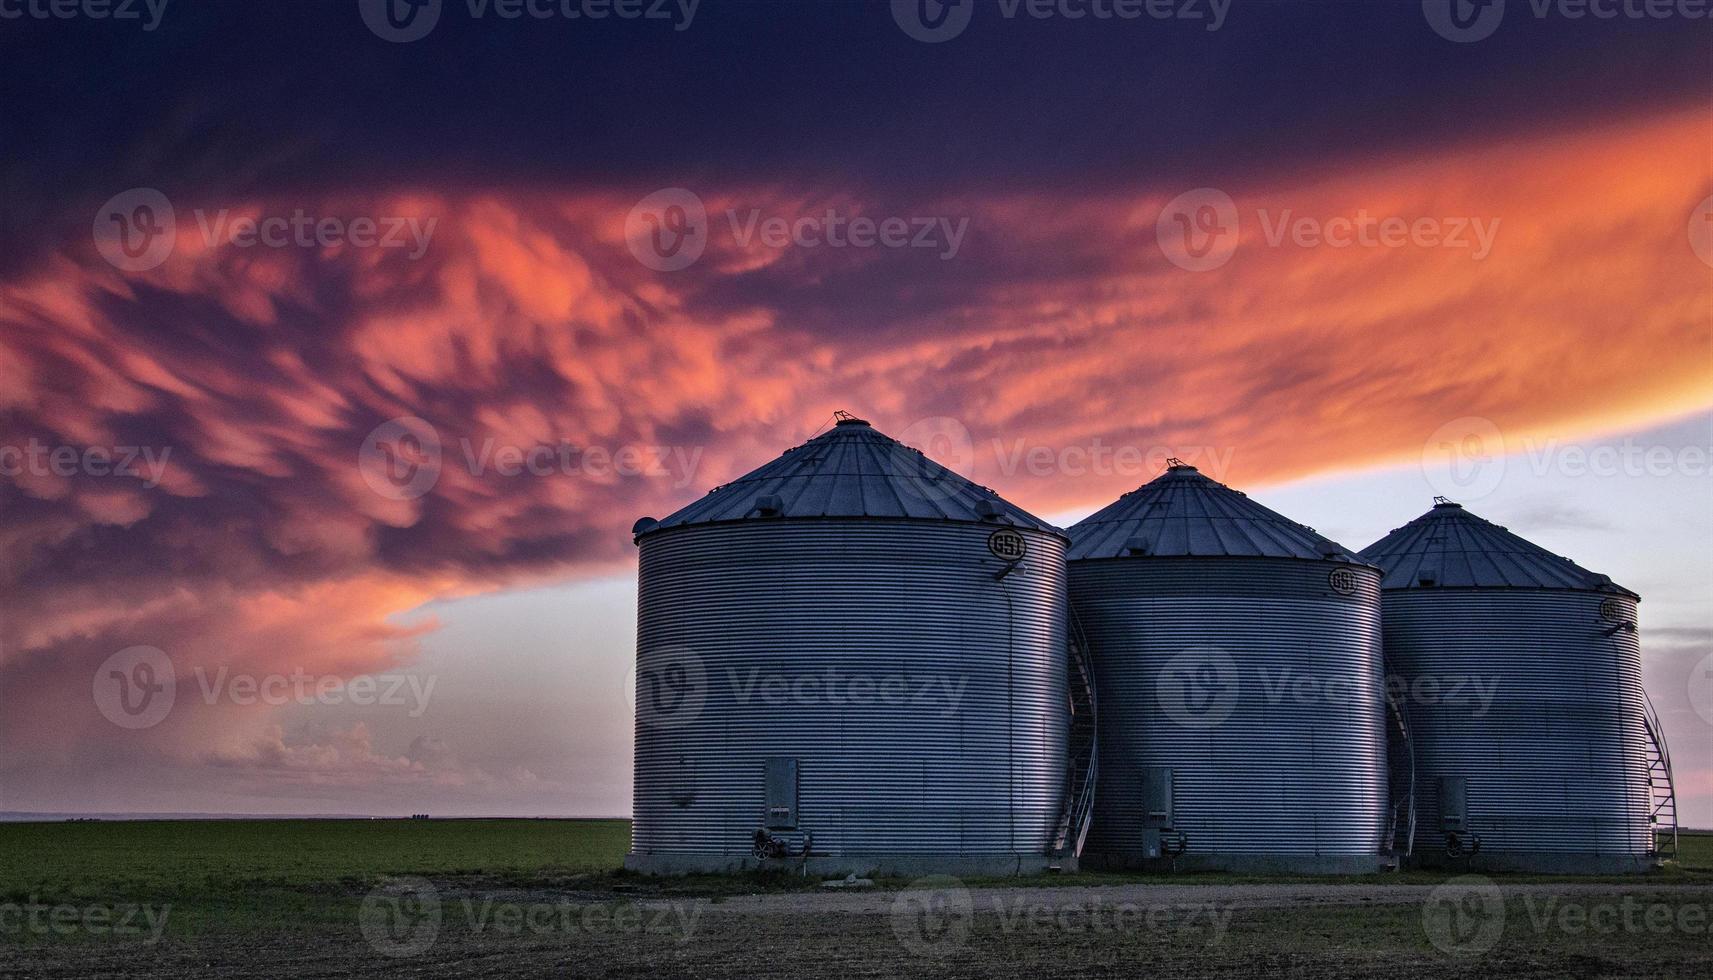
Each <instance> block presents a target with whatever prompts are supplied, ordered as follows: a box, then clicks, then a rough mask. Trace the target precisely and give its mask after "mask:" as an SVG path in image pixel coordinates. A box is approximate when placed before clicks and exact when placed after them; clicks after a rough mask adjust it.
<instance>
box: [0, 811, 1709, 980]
mask: <svg viewBox="0 0 1713 980" xmlns="http://www.w3.org/2000/svg"><path fill="white" fill-rule="evenodd" d="M628 838H629V827H628V824H627V823H626V822H625V821H622V820H429V821H409V820H279V821H146V822H144V821H139V822H126V821H110V822H77V823H9V824H0V912H4V910H5V909H6V908H7V906H8V904H10V905H11V906H12V907H14V908H15V907H17V906H22V905H31V906H37V907H40V906H68V907H70V906H75V907H82V908H90V907H103V908H112V907H126V906H132V905H136V906H148V907H153V908H165V907H168V906H170V916H167V917H166V918H165V919H164V925H163V929H162V931H161V932H160V934H159V935H158V937H154V938H153V939H151V940H150V941H147V942H145V941H143V940H141V939H138V938H137V937H136V936H134V935H133V936H130V937H116V936H111V935H88V934H85V933H84V932H68V933H67V934H54V935H43V934H41V932H40V930H37V931H30V930H27V929H26V930H20V929H18V928H16V925H15V922H16V920H15V918H14V920H13V923H14V925H13V928H10V929H7V928H4V927H5V925H6V921H5V919H4V916H3V915H0V975H4V974H7V973H9V972H21V973H25V974H30V975H41V976H66V977H83V976H90V975H102V974H116V975H117V974H123V975H140V974H150V975H157V976H171V977H178V976H203V975H211V973H212V974H219V975H225V976H251V975H254V976H258V977H259V976H269V977H275V976H279V975H283V974H285V973H290V972H296V971H302V972H309V973H318V974H322V975H333V974H345V973H354V972H356V973H361V972H383V971H384V970H385V969H386V968H388V967H390V966H393V965H396V963H395V961H393V960H390V959H387V958H386V957H384V956H378V955H377V954H376V952H375V950H374V948H373V945H372V940H368V939H367V938H366V936H365V935H364V934H361V933H360V930H359V928H358V926H359V922H360V910H361V908H362V906H363V903H364V901H365V898H366V897H369V896H370V895H371V892H372V890H373V889H374V888H376V886H377V885H381V884H383V883H385V882H387V881H389V880H391V879H392V878H393V877H394V876H411V877H414V878H420V879H425V880H427V881H429V882H431V883H432V885H433V887H434V888H435V889H436V890H437V892H438V894H439V895H440V896H441V899H442V901H443V902H444V903H445V906H446V915H445V920H444V923H443V924H442V926H441V929H440V932H439V934H438V937H437V939H436V940H435V943H434V945H433V947H432V948H431V949H430V950H428V951H426V952H424V953H422V954H421V958H420V959H415V960H411V961H409V962H410V963H411V965H413V966H415V967H417V968H418V970H419V971H420V972H422V973H423V974H424V975H426V974H427V973H429V972H436V973H459V974H469V975H493V976H506V977H515V976H526V975H544V976H546V975H555V976H563V975H566V973H567V972H569V973H570V974H571V975H583V972H587V971H588V970H589V968H591V967H595V968H596V970H595V972H599V973H603V974H610V975H628V976H637V977H656V976H659V975H662V971H663V970H664V972H666V973H674V972H682V973H692V974H698V975H704V976H716V977H720V976H732V977H738V976H746V977H747V976H754V975H757V974H758V973H768V972H777V971H778V970H779V969H784V968H789V969H790V970H793V971H796V972H815V971H819V970H822V969H823V968H826V967H827V966H828V964H833V965H837V966H839V967H840V968H841V969H844V970H845V971H846V972H852V973H854V974H856V975H869V976H898V975H922V976H943V975H952V976H972V977H973V976H992V975H998V976H1016V977H1029V978H1031V980H1039V978H1041V977H1044V976H1058V975H1077V976H1089V975H1093V976H1130V975H1134V970H1135V969H1139V968H1141V967H1143V966H1147V965H1149V964H1152V965H1153V966H1154V967H1155V968H1160V969H1165V970H1166V971H1167V972H1177V971H1181V970H1190V971H1191V972H1203V973H1206V974H1208V975H1224V974H1235V975H1251V974H1252V973H1253V972H1254V971H1255V970H1257V969H1260V970H1261V972H1269V971H1272V970H1279V971H1283V972H1286V973H1289V974H1291V975H1299V976H1306V977H1318V976H1329V977H1330V976H1398V975H1412V974H1415V973H1419V972H1422V971H1432V972H1435V973H1438V974H1440V975H1446V976H1471V977H1482V978H1491V977H1498V976H1557V975H1563V974H1565V973H1576V974H1585V975H1638V976H1649V975H1651V976H1702V975H1706V973H1707V972H1709V970H1713V949H1710V948H1709V944H1708V933H1707V931H1705V930H1703V931H1695V930H1692V929H1682V928H1678V929H1675V930H1668V931H1666V932H1664V933H1660V934H1653V933H1647V934H1643V933H1634V932H1632V933H1621V934H1618V935H1615V936H1613V935H1601V934H1598V933H1594V932H1589V931H1586V930H1578V929H1575V928H1569V929H1566V928H1560V927H1557V926H1554V927H1549V928H1541V927H1539V926H1538V925H1536V926H1531V925H1530V921H1531V920H1530V916H1531V915H1536V914H1539V911H1540V908H1541V907H1542V906H1540V905H1538V904H1536V905H1530V904H1529V903H1530V902H1534V901H1537V900H1540V901H1544V900H1546V899H1542V898H1541V896H1550V900H1551V901H1553V902H1560V901H1562V902H1563V903H1565V904H1566V905H1574V906H1578V907H1597V906H1599V905H1601V904H1602V903H1605V904H1606V905H1608V906H1615V904H1616V903H1618V902H1628V901H1632V900H1635V901H1641V902H1646V903H1651V905H1652V906H1653V907H1657V908H1659V909H1661V910H1662V914H1664V912H1665V911H1669V912H1670V914H1672V915H1674V916H1675V915H1678V914H1680V913H1683V914H1690V913H1693V914H1697V915H1700V914H1704V913H1706V914H1713V834H1706V833H1702V834H1686V835H1684V837H1683V842H1682V851H1681V860H1680V862H1679V863H1678V864H1677V865H1676V866H1673V867H1668V868H1666V869H1662V870H1660V871H1657V872H1655V873H1652V874H1649V875H1645V876H1629V877H1622V878H1608V879H1590V878H1575V879H1571V878H1546V877H1540V876H1493V877H1494V880H1496V881H1497V882H1498V883H1499V885H1500V886H1501V887H1502V888H1504V889H1505V892H1506V896H1505V906H1506V909H1507V918H1508V919H1509V922H1510V925H1509V926H1508V928H1507V931H1506V933H1505V937H1504V942H1503V943H1502V944H1499V945H1497V946H1496V947H1495V948H1493V949H1492V950H1490V951H1488V952H1487V953H1485V954H1484V955H1483V956H1480V957H1474V958H1470V957H1455V956H1447V955H1446V954H1445V953H1444V952H1443V951H1442V950H1438V949H1436V948H1434V947H1433V945H1432V944H1431V943H1430V942H1429V941H1428V939H1427V937H1426V936H1425V934H1424V931H1423V924H1422V923H1423V911H1422V909H1423V899H1424V897H1425V896H1426V895H1427V894H1428V893H1429V892H1430V891H1431V886H1433V885H1437V884H1439V883H1440V882H1443V881H1444V880H1445V879H1446V877H1447V876H1446V875H1443V874H1434V873H1429V872H1421V871H1411V872H1405V873H1402V874H1384V875H1371V876H1363V877H1360V878H1341V879H1302V878H1297V879H1289V878H1272V879H1263V878H1255V877H1237V876H1231V875H1218V874H1197V875H1176V876H1171V875H1116V874H1080V875H1064V876H1046V877H1037V878H1030V879H1024V880H1017V879H1010V880H1004V881H998V880H994V881H969V882H967V883H966V884H967V885H969V887H970V888H971V889H972V890H974V893H975V894H976V895H978V896H982V897H981V898H979V899H978V902H977V910H978V914H976V915H975V917H974V918H973V920H972V921H971V923H970V930H971V935H972V936H973V937H975V940H974V941H972V942H971V944H970V945H969V946H968V947H967V948H966V949H963V950H961V954H960V955H961V958H960V959H959V960H958V961H957V962H956V963H955V964H948V963H947V962H945V961H943V960H941V961H935V960H925V959H922V958H921V957H918V956H914V955H913V954H912V953H911V952H910V951H909V950H908V949H907V948H906V947H904V946H903V945H901V944H900V943H899V941H898V940H897V939H896V938H895V936H894V930H895V928H896V925H895V923H893V922H892V920H891V919H890V918H889V910H891V909H892V902H893V899H894V896H893V895H892V894H890V892H891V891H892V890H894V889H899V888H902V887H904V886H905V885H906V884H907V883H906V882H903V881H888V880H882V881H880V882H878V883H877V889H878V891H879V892H880V894H863V893H852V894H843V895H841V894H839V893H833V892H827V891H825V890H823V889H821V888H820V883H819V881H817V880H815V879H804V878H801V877H794V876H790V875H765V876H763V875H745V876H727V877H716V876H705V877H699V878H694V879H665V880H662V879H645V878H640V877H637V876H634V875H630V874H627V873H625V872H624V871H622V870H621V869H620V865H621V862H622V859H623V856H624V852H625V850H626V847H627V845H628ZM1079 886H1104V887H1102V888H1100V889H1098V893H1099V894H1105V895H1120V896H1130V897H1131V898H1132V899H1133V900H1141V901H1148V902H1155V901H1158V902H1162V903H1175V904H1177V905H1179V906H1185V905H1186V903H1187V904H1188V905H1195V904H1201V903H1211V904H1219V903H1225V904H1226V905H1228V906H1229V907H1231V908H1241V909H1242V911H1241V912H1239V913H1237V914H1235V915H1234V917H1233V918H1232V919H1231V921H1230V926H1229V932H1228V933H1226V934H1224V937H1223V939H1222V940H1221V942H1219V943H1218V944H1214V945H1209V944H1208V942H1207V941H1206V938H1205V936H1204V934H1203V933H1200V932H1197V931H1195V930H1189V931H1181V930H1173V929H1163V930H1155V929H1147V930H1141V931H1135V932H1130V933H1123V932H1120V933H1115V934H1111V935H1103V936H1097V937H1091V936H1089V935H1086V934H1081V933H1078V932H1076V931H1074V930H1068V929H1064V928H1056V927H1049V928H1046V929H1044V930H1043V929H1031V928H1021V929H1020V928H1018V927H1017V926H1016V923H1015V922H1013V923H1011V924H1009V925H1008V924H1007V922H1006V920H1005V919H1004V917H1003V916H1001V915H996V914H991V913H981V912H980V908H981V906H982V904H983V903H985V902H988V901H989V900H990V899H991V900H993V901H998V900H999V899H1000V897H1001V896H1008V895H1009V896H1018V895H1023V896H1031V895H1032V896H1033V898H1032V899H1030V900H1031V901H1035V902H1043V901H1045V902H1049V903H1052V902H1058V901H1063V902H1067V903H1075V902H1081V901H1084V898H1083V897H1076V898H1070V897H1067V898H1063V899H1056V898H1052V897H1050V896H1053V895H1064V896H1072V895H1075V896H1086V895H1089V894H1096V893H1097V892H1091V891H1089V890H1088V889H1083V888H1079ZM1281 888H1283V889H1295V891H1294V892H1292V893H1290V894H1288V895H1285V896H1284V897H1282V898H1281V897H1279V894H1278V892H1277V891H1276V890H1277V889H1281ZM1341 889H1342V890H1343V891H1344V892H1345V893H1346V894H1345V897H1343V898H1339V897H1338V894H1339V893H1340V890H1341ZM1352 889H1354V890H1356V891H1362V892H1364V894H1363V895H1357V896H1354V897H1352V896H1350V895H1349V894H1348V893H1349V892H1350V891H1351V890H1352ZM1269 890H1274V891H1272V892H1269ZM810 893H814V894H810ZM1269 894H1272V895H1273V896H1274V897H1272V898H1268V897H1267V896H1268V895H1269ZM1043 895H1046V896H1049V897H1048V898H1042V897H1041V896H1043ZM1531 896H1533V898H1531ZM1323 897H1324V898H1325V900H1324V901H1323V900H1322V899H1323ZM829 901H832V902H848V903H850V904H849V905H847V906H838V907H836V908H832V909H829V907H828V905H827V903H828V902H829ZM491 902H500V903H507V904H510V905H513V906H522V907H525V908H530V907H541V908H548V909H558V908H562V907H570V908H573V909H575V910H579V913H581V912H582V911H584V910H588V909H596V910H600V911H601V913H602V915H603V916H605V915H610V914H614V913H613V910H620V909H622V910H625V911H627V912H628V913H629V914H632V915H635V914H637V913H638V910H646V909H648V908H650V907H658V906H661V905H672V906H675V907H677V908H678V910H679V911H683V910H685V909H687V908H690V907H692V906H694V907H695V908H696V909H699V910H700V912H699V913H698V914H700V915H702V916H703V917H702V919H701V921H700V924H699V927H698V929H697V930H696V932H695V935H694V937H691V936H689V935H684V936H681V937H677V938H674V937H672V936H664V937H663V936H656V935H650V934H647V933H635V932H627V931H625V930H620V929H611V928H609V929H605V930H602V929H598V928H597V929H594V930H581V931H579V930H575V929H574V930H572V931H571V932H570V933H569V934H560V933H554V934H552V935H545V936H543V935H534V934H524V935H517V934H504V935H502V934H499V933H497V932H496V931H495V930H494V929H493V928H486V927H483V926H481V924H479V923H477V924H473V923H472V920H471V918H470V915H471V914H472V910H480V909H483V908H486V907H487V906H486V903H491ZM757 902H760V903H763V905H761V906H757V905H756V904H755V903H757ZM769 902H771V903H773V904H765V903H769ZM1685 910H1687V912H1686V911H1685ZM12 914H13V916H14V917H15V916H16V912H13V913H12ZM555 921H558V920H555ZM600 921H606V920H605V919H604V918H603V919H602V920H600ZM471 963H476V964H481V965H480V966H479V968H472V969H466V966H467V965H468V964H471ZM954 965H955V966H956V969H951V967H952V966H954ZM673 966H676V967H677V970H676V971H674V970H673V969H672V967H673ZM270 971H272V972H270Z"/></svg>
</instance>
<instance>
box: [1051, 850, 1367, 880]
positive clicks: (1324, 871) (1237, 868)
mask: <svg viewBox="0 0 1713 980" xmlns="http://www.w3.org/2000/svg"><path fill="white" fill-rule="evenodd" d="M1082 866H1083V867H1085V868H1088V869H1090V870H1100V871H1148V872H1160V873H1171V872H1175V871H1181V872H1194V871H1225V872H1233V873H1236V874H1257V875H1366V874H1376V873H1378V872H1381V871H1390V870H1392V869H1393V868H1395V867H1396V866H1397V859H1396V858H1393V857H1388V856H1385V855H1380V854H1363V855H1356V856H1348V855H1340V856H1328V855H1313V854H1311V855H1285V854H1181V855H1179V856H1177V857H1173V858H1159V857H1147V856H1145V855H1143V854H1127V853H1117V854H1084V855H1083V859H1082Z"/></svg>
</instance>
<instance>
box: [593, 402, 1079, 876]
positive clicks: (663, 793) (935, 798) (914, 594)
mask: <svg viewBox="0 0 1713 980" xmlns="http://www.w3.org/2000/svg"><path fill="white" fill-rule="evenodd" d="M635 536H636V542H637V544H638V546H639V548H640V551H641V555H640V568H639V595H638V609H637V692H636V706H637V721H636V762H635V784H634V785H635V797H634V821H633V825H632V832H631V845H632V853H631V855H630V856H629V858H627V865H628V866H630V867H632V868H636V869H639V870H643V871H647V872H655V873H662V872H666V873H670V872H680V871H696V870H723V869H731V868H738V867H749V866H756V865H758V864H763V863H766V862H767V861H769V860H770V859H773V860H777V861H784V862H786V863H788V864H789V865H790V866H792V867H795V866H797V864H798V863H803V864H804V865H805V866H806V867H808V868H809V869H811V870H819V871H837V870H853V871H858V870H860V871H869V870H878V871H890V872H894V873H915V872H919V871H923V870H936V871H946V872H951V873H956V872H959V871H963V872H970V873H1010V872H1015V871H1018V870H1025V871H1028V870H1039V869H1041V868H1043V867H1045V866H1047V864H1048V862H1049V856H1048V852H1049V850H1050V849H1051V845H1052V844H1053V843H1054V838H1055V831H1056V829H1057V827H1058V824H1059V821H1060V818H1061V810H1062V805H1063V797H1064V793H1065V773H1066V742H1067V722H1068V710H1069V709H1068V705H1067V681H1066V663H1067V657H1066V640H1065V578H1064V576H1065V570H1064V549H1065V537H1064V532H1062V531H1060V530H1058V529H1057V528H1054V527H1053V526H1051V525H1049V524H1047V523H1045V522H1043V521H1041V520H1038V519H1037V518H1035V517H1033V516H1031V515H1029V514H1028V513H1026V512H1024V511H1023V510H1021V509H1020V508H1018V507H1016V506H1014V505H1012V504H1010V503H1008V502H1007V501H1005V500H1003V499H1001V498H1000V497H998V496H997V495H995V494H994V493H993V492H992V491H990V490H987V489H986V488H984V487H979V486H977V485H975V484H973V483H971V482H970V481H968V480H966V479H964V478H963V477H961V476H959V475H957V474H956V473H953V472H951V471H950V470H947V469H946V468H944V467H942V466H940V465H939V464H937V463H934V462H933V461H931V460H929V459H928V458H927V457H925V456H924V455H923V454H922V453H921V452H919V451H917V450H915V449H912V448H909V447H907V446H904V445H903V444H901V443H899V442H896V441H894V440H893V439H891V438H888V437H887V436H885V435H882V434H881V433H880V432H878V431H876V430H875V429H874V428H872V427H870V425H869V424H868V423H867V422H864V421H862V420H860V419H855V418H849V417H843V418H841V420H840V421H839V422H838V424H837V425H835V426H834V427H833V428H832V430H831V431H829V432H827V433H825V434H824V435H820V436H818V437H816V438H813V439H811V440H809V441H808V442H806V443H804V444H803V445H800V446H797V447H796V448H794V449H790V450H787V451H786V452H785V453H784V455H782V456H780V457H779V458H778V459H775V460H774V461H773V462H771V463H768V464H767V465H765V466H762V467H761V468H760V469H757V470H755V471H753V472H751V473H749V474H747V475H745V476H743V477H740V478H738V479H737V480H734V481H732V482H731V483H728V484H726V485H725V486H722V487H718V488H716V489H714V490H713V491H711V492H710V493H709V494H708V495H707V496H705V497H703V498H702V499H701V500H699V501H697V502H695V503H693V504H691V505H689V506H688V507H685V508H684V509H682V510H680V511H678V512H677V513H675V514H673V515H671V516H670V517H667V518H665V519H664V520H660V521H653V520H649V519H647V518H645V519H643V520H641V521H639V522H637V527H636V529H635Z"/></svg>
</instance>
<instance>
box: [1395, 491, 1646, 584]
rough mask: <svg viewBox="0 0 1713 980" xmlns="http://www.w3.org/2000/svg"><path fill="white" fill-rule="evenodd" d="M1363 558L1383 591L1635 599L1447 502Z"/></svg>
mask: <svg viewBox="0 0 1713 980" xmlns="http://www.w3.org/2000/svg"><path fill="white" fill-rule="evenodd" d="M1362 558H1363V559H1364V560H1366V561H1368V562H1369V563H1371V564H1374V565H1378V566H1379V567H1380V569H1381V570H1382V571H1383V572H1384V573H1385V576H1384V578H1382V579H1381V582H1380V587H1381V588H1382V589H1418V588H1441V589H1456V588H1475V589H1581V590H1586V591H1593V592H1623V593H1626V594H1629V595H1632V596H1633V595H1635V593H1634V592H1630V590H1628V589H1626V588H1623V587H1622V586H1619V585H1616V584H1614V583H1613V582H1612V580H1611V579H1610V578H1608V577H1606V576H1604V575H1601V574H1599V573H1598V572H1591V571H1589V570H1588V569H1586V568H1583V567H1582V566H1581V565H1578V564H1576V563H1575V562H1573V561H1571V560H1570V559H1569V558H1566V557H1564V556H1563V555H1555V554H1553V553H1552V552H1550V551H1548V550H1546V549H1545V548H1542V547H1541V546H1540V545H1538V544H1535V543H1534V542H1532V541H1527V540H1525V539H1523V538H1521V537H1518V536H1517V535H1515V534H1512V533H1511V532H1510V531H1509V530H1507V529H1506V528H1503V527H1500V526H1499V525H1497V524H1493V523H1490V522H1488V521H1484V520H1482V519H1481V518H1479V517H1476V516H1475V515H1474V514H1471V513H1470V512H1469V511H1467V510H1464V509H1463V505H1462V504H1455V503H1452V502H1451V501H1449V500H1446V499H1444V498H1443V497H1442V498H1437V499H1436V502H1435V503H1434V505H1433V508H1432V509H1430V510H1429V511H1428V512H1427V513H1425V514H1423V515H1422V516H1420V517H1418V518H1416V519H1415V520H1413V521H1411V522H1409V523H1408V524H1405V525H1404V526H1403V527H1400V528H1397V529H1396V530H1394V531H1392V533H1390V534H1388V535H1386V536H1385V537H1383V538H1381V539H1380V540H1378V541H1376V542H1374V543H1373V544H1371V545H1369V546H1368V547H1366V548H1364V549H1362Z"/></svg>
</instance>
